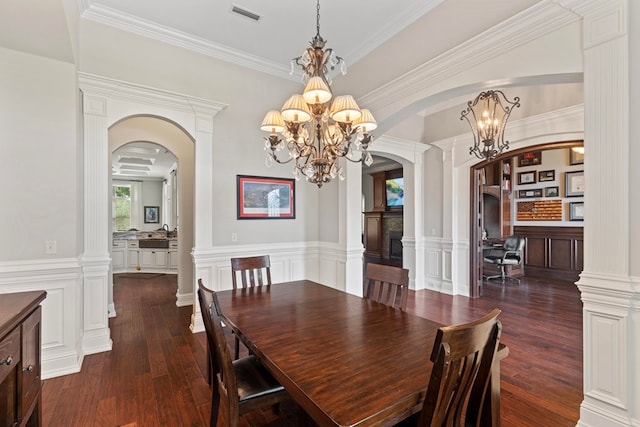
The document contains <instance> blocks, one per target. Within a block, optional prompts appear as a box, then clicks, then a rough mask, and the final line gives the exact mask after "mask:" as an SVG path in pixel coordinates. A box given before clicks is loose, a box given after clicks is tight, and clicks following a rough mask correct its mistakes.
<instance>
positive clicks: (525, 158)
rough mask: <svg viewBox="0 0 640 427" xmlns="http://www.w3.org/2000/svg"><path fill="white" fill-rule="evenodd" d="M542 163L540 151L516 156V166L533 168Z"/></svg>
mask: <svg viewBox="0 0 640 427" xmlns="http://www.w3.org/2000/svg"><path fill="white" fill-rule="evenodd" d="M541 163H542V151H531V152H529V153H524V154H519V155H518V166H535V165H539V164H541Z"/></svg>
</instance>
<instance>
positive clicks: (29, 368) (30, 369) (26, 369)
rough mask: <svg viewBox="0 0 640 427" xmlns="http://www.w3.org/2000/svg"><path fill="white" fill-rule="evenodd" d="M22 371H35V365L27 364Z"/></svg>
mask: <svg viewBox="0 0 640 427" xmlns="http://www.w3.org/2000/svg"><path fill="white" fill-rule="evenodd" d="M22 372H28V373H31V372H33V365H29V366H27V367H26V368H24V369H23V370H22Z"/></svg>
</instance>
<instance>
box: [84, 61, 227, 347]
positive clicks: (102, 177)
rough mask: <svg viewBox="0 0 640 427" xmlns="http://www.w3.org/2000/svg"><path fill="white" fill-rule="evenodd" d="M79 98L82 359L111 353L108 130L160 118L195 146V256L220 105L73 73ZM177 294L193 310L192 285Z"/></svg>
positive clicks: (206, 224) (202, 242)
mask: <svg viewBox="0 0 640 427" xmlns="http://www.w3.org/2000/svg"><path fill="white" fill-rule="evenodd" d="M78 83H79V88H80V91H81V98H82V117H83V120H82V125H81V128H82V138H81V141H82V144H83V148H82V152H83V158H82V159H81V160H80V162H79V164H80V165H81V168H82V170H81V174H82V176H83V178H84V179H83V188H82V189H81V191H82V194H83V212H82V217H83V231H82V243H83V253H82V255H81V257H80V264H81V269H82V282H83V283H82V285H83V292H82V300H81V306H82V313H83V319H82V323H81V329H82V354H83V355H86V354H94V353H98V352H102V351H108V350H111V348H112V340H111V332H110V329H109V323H108V301H109V299H108V289H109V270H110V265H111V256H110V242H111V238H110V236H109V226H108V224H109V203H110V202H109V197H108V194H110V193H109V189H110V185H111V183H110V182H109V169H108V168H109V165H110V158H111V156H110V150H109V143H108V130H109V127H110V126H111V125H113V124H114V123H117V122H118V121H120V120H122V119H123V118H126V117H130V116H137V115H152V116H158V117H164V118H166V119H167V120H170V121H171V122H173V123H175V124H176V125H177V126H179V127H182V129H184V131H185V132H186V133H187V134H188V135H189V137H190V138H191V139H192V140H193V141H194V143H195V171H194V172H195V179H196V183H197V184H198V187H197V188H196V191H195V193H194V205H195V219H194V235H195V236H196V238H195V241H194V251H196V250H197V249H201V248H204V249H208V248H211V247H212V241H213V236H212V233H211V228H212V225H211V216H210V213H211V212H213V200H212V197H213V196H212V195H213V170H212V169H213V168H212V167H211V165H212V164H213V162H212V157H213V118H214V117H215V115H216V114H217V113H218V112H219V111H221V110H222V109H224V108H225V107H226V105H225V104H221V103H218V102H214V101H210V100H206V99H202V98H195V97H192V96H188V95H183V94H178V93H173V92H168V91H164V90H160V89H153V88H149V87H145V86H140V85H136V84H132V83H128V82H124V81H120V80H114V79H110V78H106V77H102V76H96V75H93V74H86V73H78ZM185 288H188V290H187V289H179V290H178V293H179V294H180V293H183V295H178V299H179V300H180V299H183V300H184V299H188V300H189V301H191V302H192V304H193V305H194V306H195V304H194V303H195V297H194V295H195V292H194V289H195V283H191V284H188V285H187V284H185Z"/></svg>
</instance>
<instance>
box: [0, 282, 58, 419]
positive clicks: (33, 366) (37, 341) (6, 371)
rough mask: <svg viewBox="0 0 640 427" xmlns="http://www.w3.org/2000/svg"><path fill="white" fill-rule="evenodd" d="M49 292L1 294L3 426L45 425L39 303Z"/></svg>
mask: <svg viewBox="0 0 640 427" xmlns="http://www.w3.org/2000/svg"><path fill="white" fill-rule="evenodd" d="M46 296H47V293H46V292H45V291H31V292H18V293H12V294H0V426H19V427H22V426H26V427H35V426H41V425H42V404H41V402H42V394H41V391H42V381H41V377H40V362H41V359H40V345H41V329H40V321H41V318H42V314H41V313H42V309H41V308H40V303H41V302H42V301H43V300H44V299H45V297H46Z"/></svg>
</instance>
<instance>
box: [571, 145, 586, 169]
mask: <svg viewBox="0 0 640 427" xmlns="http://www.w3.org/2000/svg"><path fill="white" fill-rule="evenodd" d="M569 164H570V165H582V164H584V148H583V147H572V148H569Z"/></svg>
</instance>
